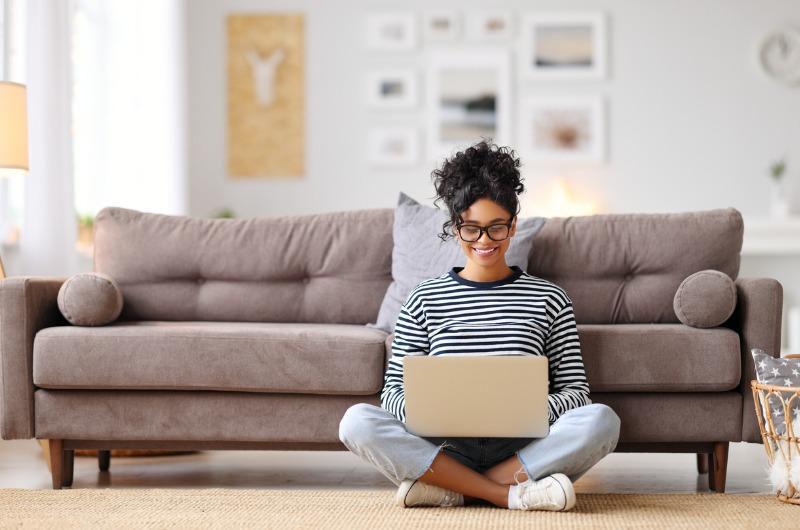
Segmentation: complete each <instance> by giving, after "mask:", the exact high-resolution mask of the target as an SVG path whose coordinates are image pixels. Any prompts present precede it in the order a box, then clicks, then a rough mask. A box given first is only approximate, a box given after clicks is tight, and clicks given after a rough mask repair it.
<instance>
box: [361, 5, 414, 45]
mask: <svg viewBox="0 0 800 530" xmlns="http://www.w3.org/2000/svg"><path fill="white" fill-rule="evenodd" d="M365 32H366V45H367V48H369V49H371V50H380V51H409V50H413V49H414V48H416V46H417V26H416V18H415V15H414V14H413V13H407V12H382V13H369V14H367V15H366V18H365Z"/></svg>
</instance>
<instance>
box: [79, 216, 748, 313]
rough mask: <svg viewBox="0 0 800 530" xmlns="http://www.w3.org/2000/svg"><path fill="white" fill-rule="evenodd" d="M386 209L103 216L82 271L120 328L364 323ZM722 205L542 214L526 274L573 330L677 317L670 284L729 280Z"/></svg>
mask: <svg viewBox="0 0 800 530" xmlns="http://www.w3.org/2000/svg"><path fill="white" fill-rule="evenodd" d="M393 223H394V209H393V208H375V209H363V210H351V211H342V212H329V213H321V214H311V215H293V216H281V217H259V218H253V219H204V218H199V217H189V216H173V215H164V214H155V213H148V212H140V211H137V210H131V209H127V208H120V207H106V208H103V209H102V210H101V211H100V212H99V213H98V214H97V216H96V218H95V229H94V230H95V234H94V271H95V272H102V273H105V274H108V275H109V276H111V277H112V278H114V280H115V281H116V282H117V285H118V286H119V288H120V289H121V290H122V293H123V295H124V298H125V306H124V308H123V310H122V315H120V319H121V320H220V321H242V322H318V323H341V324H367V323H369V322H375V319H376V317H377V315H378V310H379V308H380V305H381V302H382V300H383V298H384V295H385V294H386V289H387V288H388V286H389V284H390V283H391V281H392V274H391V270H392V248H393V240H392V227H393ZM743 233H744V223H743V221H742V216H741V214H740V213H739V211H738V210H736V209H735V208H720V209H714V210H706V211H696V212H685V213H654V214H645V213H633V214H597V215H588V216H577V217H550V218H548V219H547V221H546V222H545V224H544V226H543V227H542V229H541V230H540V231H539V232H538V233H537V234H536V236H535V238H534V243H533V249H532V251H531V254H530V259H529V265H528V270H527V272H528V273H529V274H532V275H534V276H538V277H540V278H544V279H547V280H550V281H552V282H554V283H556V284H557V285H559V286H560V287H562V288H563V289H565V290H566V292H567V294H568V295H569V296H570V298H571V299H572V301H573V305H574V310H575V318H576V320H577V321H578V323H585V324H616V323H650V322H653V323H655V322H665V323H678V322H679V321H678V317H677V316H676V315H675V311H674V309H673V299H674V296H675V292H676V290H677V288H678V286H679V285H680V283H681V282H682V281H683V280H684V279H685V278H686V277H687V276H689V275H690V274H693V273H695V272H697V271H700V270H704V269H716V270H718V271H722V272H724V273H725V274H727V275H728V276H730V277H731V278H732V279H734V280H735V279H736V278H737V277H738V273H739V263H740V252H741V248H742V236H743Z"/></svg>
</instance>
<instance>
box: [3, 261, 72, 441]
mask: <svg viewBox="0 0 800 530" xmlns="http://www.w3.org/2000/svg"><path fill="white" fill-rule="evenodd" d="M66 280H67V278H66V277H54V276H12V277H9V278H6V279H4V280H0V438H3V439H4V440H11V439H15V438H33V437H34V436H35V432H34V415H33V391H34V388H33V338H34V336H35V335H36V333H37V332H38V331H39V330H40V329H42V328H46V327H50V326H60V325H69V324H68V322H67V320H66V319H65V318H64V317H63V316H62V315H61V312H60V311H59V309H58V290H59V289H60V288H61V284H63V283H64V282H65V281H66Z"/></svg>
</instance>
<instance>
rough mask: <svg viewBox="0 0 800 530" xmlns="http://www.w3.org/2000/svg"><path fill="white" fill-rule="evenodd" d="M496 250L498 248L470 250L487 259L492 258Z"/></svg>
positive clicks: (473, 248)
mask: <svg viewBox="0 0 800 530" xmlns="http://www.w3.org/2000/svg"><path fill="white" fill-rule="evenodd" d="M498 248H499V247H488V248H485V249H482V248H478V247H472V250H474V251H475V253H476V254H477V255H478V256H480V257H482V258H483V257H487V256H494V255H495V254H496V253H497V249H498Z"/></svg>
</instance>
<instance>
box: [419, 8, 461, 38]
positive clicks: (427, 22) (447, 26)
mask: <svg viewBox="0 0 800 530" xmlns="http://www.w3.org/2000/svg"><path fill="white" fill-rule="evenodd" d="M422 33H423V35H424V36H425V41H426V42H454V41H456V40H457V39H458V38H459V37H460V36H461V17H460V16H459V14H458V12H457V11H452V10H436V11H425V12H424V13H423V14H422Z"/></svg>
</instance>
